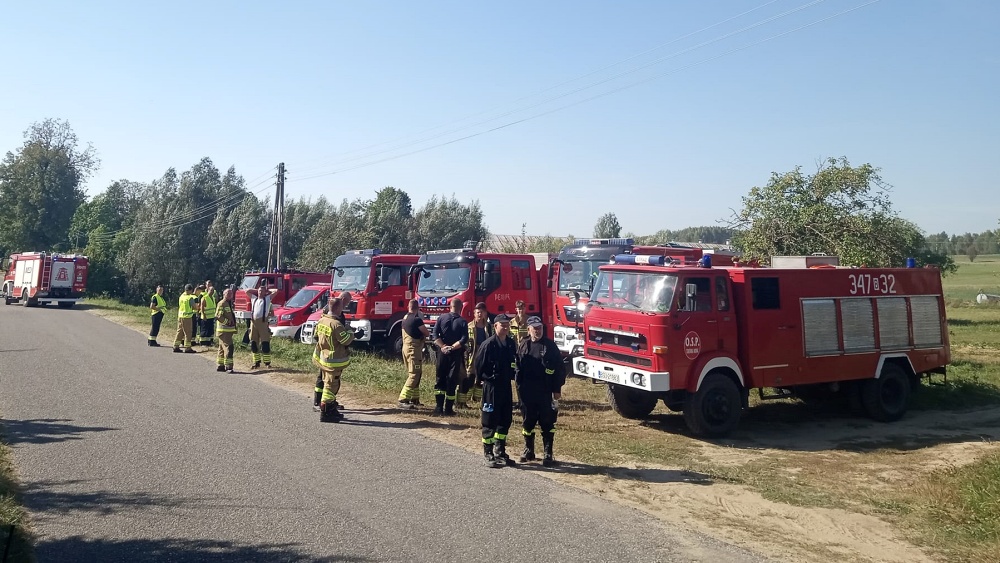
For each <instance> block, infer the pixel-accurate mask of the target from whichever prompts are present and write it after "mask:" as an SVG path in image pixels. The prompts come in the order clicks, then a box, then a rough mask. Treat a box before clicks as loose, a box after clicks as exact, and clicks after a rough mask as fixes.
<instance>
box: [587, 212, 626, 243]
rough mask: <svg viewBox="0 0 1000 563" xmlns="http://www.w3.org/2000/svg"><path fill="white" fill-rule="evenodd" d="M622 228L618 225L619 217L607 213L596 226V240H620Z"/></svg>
mask: <svg viewBox="0 0 1000 563" xmlns="http://www.w3.org/2000/svg"><path fill="white" fill-rule="evenodd" d="M621 232H622V226H621V225H619V224H618V217H616V216H615V214H614V213H605V214H604V215H601V217H600V219H598V220H597V224H596V225H594V238H618V237H619V236H621Z"/></svg>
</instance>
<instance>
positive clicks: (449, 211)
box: [407, 195, 489, 254]
mask: <svg viewBox="0 0 1000 563" xmlns="http://www.w3.org/2000/svg"><path fill="white" fill-rule="evenodd" d="M488 236H489V231H488V230H487V229H486V226H485V225H484V224H483V210H482V208H480V207H479V201H473V202H472V203H470V204H469V205H465V204H462V203H460V202H459V201H458V200H457V199H455V196H454V195H452V196H451V198H445V197H441V198H438V196H433V197H431V199H430V201H428V202H427V203H426V204H425V205H424V206H423V207H421V208H420V209H419V210H418V211H417V212H416V213H415V214H414V215H413V231H412V234H411V236H410V238H409V245H408V248H407V251H408V252H412V253H414V254H419V253H421V252H425V251H427V250H434V249H436V248H457V247H461V246H462V245H463V244H465V242H466V241H478V242H482V241H485V240H486V237H488Z"/></svg>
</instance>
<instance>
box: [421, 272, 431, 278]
mask: <svg viewBox="0 0 1000 563" xmlns="http://www.w3.org/2000/svg"><path fill="white" fill-rule="evenodd" d="M421 272H423V273H422V274H421V275H422V276H424V277H425V278H429V277H431V273H430V272H428V271H427V270H421Z"/></svg>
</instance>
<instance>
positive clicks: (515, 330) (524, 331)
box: [510, 299, 528, 409]
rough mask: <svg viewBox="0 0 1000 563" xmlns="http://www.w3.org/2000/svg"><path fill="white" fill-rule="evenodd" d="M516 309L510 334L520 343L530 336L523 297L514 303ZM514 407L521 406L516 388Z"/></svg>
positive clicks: (511, 322)
mask: <svg viewBox="0 0 1000 563" xmlns="http://www.w3.org/2000/svg"><path fill="white" fill-rule="evenodd" d="M514 310H515V311H516V312H517V314H516V315H514V318H512V319H511V320H510V334H511V336H512V337H513V338H514V343H515V344H518V345H520V344H521V342H523V341H524V340H526V339H527V338H528V313H527V311H526V310H525V308H524V301H523V300H521V299H518V300H517V303H514ZM514 408H515V409H520V408H521V397H520V396H519V395H518V394H517V389H515V390H514Z"/></svg>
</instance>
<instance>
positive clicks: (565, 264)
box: [562, 262, 573, 272]
mask: <svg viewBox="0 0 1000 563" xmlns="http://www.w3.org/2000/svg"><path fill="white" fill-rule="evenodd" d="M562 266H563V267H562V271H564V272H572V271H573V265H572V264H570V263H569V262H563V265H562Z"/></svg>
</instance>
